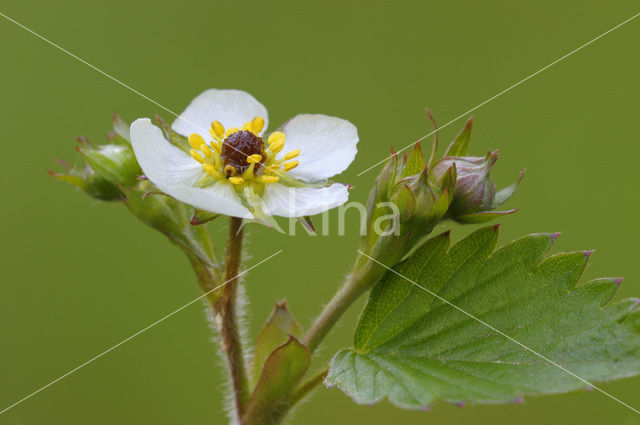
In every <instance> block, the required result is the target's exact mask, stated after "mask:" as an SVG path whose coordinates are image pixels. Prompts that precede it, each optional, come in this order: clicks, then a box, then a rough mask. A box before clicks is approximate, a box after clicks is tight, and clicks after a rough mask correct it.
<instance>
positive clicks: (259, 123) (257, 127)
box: [251, 117, 264, 134]
mask: <svg viewBox="0 0 640 425" xmlns="http://www.w3.org/2000/svg"><path fill="white" fill-rule="evenodd" d="M251 128H252V129H253V132H254V133H256V134H258V133H260V132H261V131H262V129H263V128H264V118H262V117H255V118H254V119H253V120H251Z"/></svg>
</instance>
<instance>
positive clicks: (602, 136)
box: [0, 0, 640, 425]
mask: <svg viewBox="0 0 640 425" xmlns="http://www.w3.org/2000/svg"><path fill="white" fill-rule="evenodd" d="M0 11H1V12H2V13H5V14H7V15H8V16H10V17H12V18H14V19H16V20H18V21H20V22H22V23H24V24H25V25H26V26H29V27H31V28H33V29H34V30H36V31H38V32H40V33H41V34H43V35H44V36H46V37H48V38H50V39H51V40H52V41H54V42H55V43H58V44H60V45H61V46H63V47H64V48H66V49H68V50H70V51H71V52H73V53H75V54H76V55H78V56H80V57H82V58H83V59H85V60H87V61H88V62H90V63H92V64H94V65H96V66H97V67H99V68H101V69H103V70H104V71H105V72H108V73H111V74H113V75H114V76H116V77H117V78H119V79H121V80H122V81H124V82H125V83H127V84H129V85H131V86H132V87H134V88H135V89H137V90H139V91H141V92H142V93H144V94H146V95H147V96H149V97H151V98H153V99H155V100H157V101H158V102H159V103H161V104H163V105H165V106H167V107H168V108H169V109H172V110H175V111H181V110H182V109H183V108H184V107H185V106H186V105H187V104H188V102H189V101H190V100H191V98H193V97H194V96H195V95H196V94H198V93H200V92H201V91H203V90H204V89H206V88H209V87H217V88H239V89H244V90H247V91H249V92H250V93H252V94H253V95H254V96H256V97H257V98H258V99H259V100H260V101H261V102H262V103H264V104H265V105H266V106H267V108H268V109H269V111H270V121H271V123H272V128H274V127H275V126H277V125H278V124H279V123H281V122H282V121H284V120H285V119H287V118H288V117H291V116H293V115H295V114H297V113H302V112H319V113H325V114H329V115H336V116H340V117H343V118H347V119H349V120H350V121H351V122H353V123H354V124H355V125H356V126H357V127H358V128H359V134H360V144H359V153H358V156H357V158H356V161H355V162H354V164H353V165H352V166H351V168H350V169H349V170H348V171H347V172H345V173H344V175H343V176H342V177H341V179H340V180H341V181H344V182H349V183H352V184H354V185H355V189H354V190H353V191H352V195H351V196H352V199H353V200H361V201H363V200H364V199H365V198H366V194H367V192H368V190H369V187H370V185H371V183H372V181H373V179H374V178H375V175H376V174H377V171H378V169H376V170H375V171H370V172H368V173H365V174H363V175H362V176H360V177H357V176H356V174H357V173H358V172H360V171H362V170H364V169H365V168H367V167H369V166H370V165H373V164H374V163H375V162H377V161H379V160H381V159H383V158H384V157H385V155H386V154H387V152H388V149H389V146H390V145H391V144H393V145H394V146H396V147H397V148H400V147H404V146H406V145H407V144H409V143H410V142H411V141H412V140H415V139H416V138H418V137H421V136H423V135H424V134H426V133H427V132H429V131H430V126H429V123H428V121H427V119H426V117H425V113H424V107H425V106H429V107H430V108H431V109H432V110H433V113H434V114H435V116H436V118H437V120H438V122H439V123H440V124H443V123H445V122H447V121H449V120H451V119H453V118H455V117H457V116H458V115H459V114H461V113H463V112H464V111H466V110H468V109H469V108H471V107H473V106H475V105H477V104H479V103H481V102H482V101H484V100H485V99H487V98H489V97H491V96H493V95H494V94H496V93H498V92H499V91H501V90H503V89H505V88H506V87H508V86H509V85H511V84H513V83H515V82H517V81H519V80H520V79H522V78H524V77H525V76H527V75H529V74H531V73H532V72H534V71H536V70H538V69H539V68H541V67H543V66H545V65H547V64H548V63H550V62H552V61H554V60H555V59H557V58H558V57H560V56H562V55H564V54H565V53H567V52H569V51H571V50H573V49H574V48H576V47H578V46H579V45H581V44H583V43H584V42H586V41H588V40H590V39H592V38H594V37H595V36H597V35H598V34H601V33H603V32H605V31H606V30H608V29H609V28H611V27H613V26H615V25H617V24H618V23H620V22H622V21H623V20H625V19H627V18H629V17H631V16H632V15H633V14H635V13H637V12H638V3H637V1H634V0H624V1H623V0H619V1H615V2H601V1H592V0H588V1H585V0H580V1H563V2H559V1H549V0H544V1H536V2H514V1H510V0H504V1H484V2H480V1H470V0H464V1H449V2H446V1H432V0H430V1H411V2H406V1H404V2H403V1H395V2H388V1H371V0H370V1H365V2H346V1H344V0H328V1H323V2H299V1H287V2H280V1H265V2H251V1H245V2H233V1H213V0H209V1H195V0H183V1H165V0H162V1H159V0H154V1H151V0H148V1H136V2H132V1H131V0H110V1H80V0H76V1H60V2H43V1H27V0H19V1H18V0H4V1H3V2H2V6H1V10H0ZM639 38H640V19H638V20H636V21H633V22H631V23H629V24H627V25H625V26H624V27H622V28H620V29H619V30H617V31H615V32H613V33H611V34H609V35H607V36H606V37H604V38H603V39H601V40H599V41H597V42H596V43H595V44H593V45H591V46H589V47H587V48H585V49H584V50H582V51H580V52H578V53H577V54H575V55H573V56H571V57H569V58H568V59H566V60H564V61H562V62H560V63H559V64H557V65H556V66H554V67H552V68H551V69H549V70H547V71H545V72H544V73H542V74H540V75H538V76H536V77H535V78H533V79H531V80H529V81H527V82H526V83H524V84H523V85H522V86H520V87H517V88H515V89H514V90H512V91H510V92H508V93H506V94H505V95H503V96H502V97H500V98H498V99H496V100H495V101H493V102H491V103H489V104H487V105H485V106H483V107H482V108H481V109H479V110H478V111H476V112H475V114H474V115H475V116H476V122H475V129H474V135H473V143H472V150H473V152H474V153H476V154H483V153H485V152H486V151H487V150H489V149H492V148H498V149H500V152H501V160H500V161H499V162H498V165H497V167H496V170H495V174H494V175H495V178H496V181H497V183H498V185H499V186H504V185H507V184H510V183H511V182H512V181H513V180H514V178H515V177H516V175H517V173H518V170H519V169H520V168H521V167H523V166H526V167H527V169H528V171H527V175H526V177H525V180H524V181H523V184H522V187H521V190H520V191H519V193H518V194H517V195H516V197H515V199H514V200H513V201H511V202H510V203H509V204H508V205H509V206H519V207H521V211H520V212H519V213H518V214H517V215H515V216H512V217H508V218H505V219H503V220H502V223H503V226H502V234H501V241H502V242H503V243H504V242H507V241H508V240H511V239H513V238H515V237H518V236H521V235H523V234H526V233H531V232H538V231H546V232H551V231H562V232H563V236H562V237H561V238H560V239H559V240H558V242H557V244H556V249H557V250H574V249H591V248H596V249H597V250H598V251H597V253H596V255H595V256H594V257H592V261H591V263H590V265H589V267H588V268H587V271H586V273H585V274H586V276H585V278H593V277H596V276H603V275H614V276H618V275H622V276H626V280H625V283H624V284H623V285H622V287H621V289H620V291H619V295H620V296H633V295H636V296H638V295H640V269H639V268H638V260H637V257H638V248H637V243H638V242H637V239H638V238H639V237H640V223H639V222H638V209H639V207H640V199H639V198H638V182H639V180H638V176H637V164H638V157H639V155H640V144H639V143H638V136H637V124H638V110H639V108H640V96H639V94H640V92H639V88H640V85H639V84H638V75H639V73H638V71H639V68H640V59H639V56H638V41H639ZM0 40H1V41H0V57H1V58H2V62H1V63H2V66H1V67H0V93H2V101H1V102H0V116H1V117H2V118H1V120H2V137H3V140H4V144H3V148H2V152H3V157H2V162H1V163H2V166H1V167H0V176H1V179H2V192H3V195H2V197H3V200H2V208H1V209H0V218H1V219H0V235H1V237H2V246H1V249H2V255H1V256H0V290H1V296H0V329H1V332H2V343H1V344H2V345H1V349H0V377H1V378H0V380H1V381H0V382H1V383H0V409H3V408H4V407H6V406H8V405H9V404H11V403H13V402H14V401H16V400H18V399H19V398H21V397H23V396H25V395H27V394H29V393H31V392H32V391H34V390H36V389H37V388H39V387H41V386H43V385H45V384H46V383H48V382H49V381H51V380H52V379H54V378H56V377H58V376H60V375H62V374H63V373H65V372H67V371H69V370H70V369H72V368H74V367H76V366H78V365H79V364H81V363H82V362H84V361H86V360H88V359H89V358H91V357H92V356H94V355H96V354H98V353H100V352H101V351H103V350H105V349H106V348H108V347H110V346H112V345H113V344H116V343H117V342H119V341H121V340H122V339H124V338H125V337H127V336H129V335H131V334H132V333H134V332H136V331H138V330H139V329H141V328H143V327H144V326H146V325H148V324H150V323H151V322H153V321H155V320H157V319H158V318H160V317H162V316H164V315H165V314H167V313H169V312H171V311H173V310H174V309H175V308H177V307H179V306H181V305H183V304H184V303H186V302H187V301H189V300H191V299H193V298H194V297H196V296H197V295H198V290H197V287H196V284H195V279H194V276H193V274H192V272H191V270H190V268H189V265H188V264H187V261H186V258H184V257H183V255H182V254H181V253H180V252H179V251H178V250H177V249H175V248H174V247H173V246H171V245H170V244H168V243H167V241H166V240H165V238H164V237H163V236H162V235H160V234H158V233H156V232H154V231H152V230H151V229H149V228H147V227H145V226H143V225H141V224H140V223H139V222H137V221H136V220H135V219H134V218H133V217H132V216H131V215H130V214H128V213H127V211H126V210H125V209H124V208H123V207H122V206H121V205H117V204H103V203H99V202H97V201H94V200H91V199H89V198H88V197H87V196H85V195H84V194H82V193H80V192H77V191H75V190H73V189H72V188H71V187H70V186H67V185H65V184H63V183H60V182H57V181H54V180H53V179H51V178H50V177H49V176H48V175H47V174H46V172H45V171H46V170H47V169H56V165H55V163H54V158H55V157H61V158H65V159H68V160H70V159H73V158H74V157H75V152H74V146H75V142H74V140H73V139H74V137H75V136H77V135H85V136H88V137H89V138H91V139H93V140H95V141H100V142H102V141H104V140H105V135H106V132H107V131H109V130H110V116H111V111H112V110H116V111H118V112H119V113H120V114H121V115H122V116H123V117H124V118H125V119H126V120H128V121H132V120H133V119H135V118H137V117H141V116H153V115H154V114H156V113H159V114H160V115H163V116H164V117H165V118H166V119H167V120H171V118H172V117H171V116H169V115H168V114H167V113H165V112H164V111H162V110H161V109H160V108H158V107H156V106H154V105H153V104H151V103H149V102H148V101H146V100H144V99H142V98H141V97H139V96H137V95H135V94H134V93H132V92H130V91H128V90H127V89H125V88H123V87H122V86H119V85H117V84H115V83H114V82H113V81H110V80H109V79H107V78H105V77H104V76H102V75H100V74H98V73H96V72H95V71H93V70H91V69H89V68H88V67H86V66H85V65H83V64H81V63H79V62H78V61H76V60H74V59H73V58H71V57H69V56H67V55H65V54H63V53H62V52H60V51H59V50H56V49H54V48H53V47H51V46H50V45H47V44H46V43H45V42H43V41H42V40H39V39H38V38H36V37H35V36H33V35H32V34H29V33H28V32H26V31H24V30H23V29H20V28H18V27H17V26H16V25H14V24H12V23H10V22H8V21H6V20H5V19H2V18H0ZM463 122H464V121H463V120H461V121H459V122H457V123H455V124H452V125H451V126H449V127H447V128H446V129H444V130H443V131H442V132H441V137H442V140H443V141H444V142H448V141H449V140H450V139H451V138H452V137H453V136H454V135H455V133H456V132H457V131H458V129H459V128H461V127H462V125H463ZM427 146H429V144H427ZM352 213H353V215H352V216H351V218H352V219H353V220H355V219H356V215H357V214H356V212H355V211H352ZM332 217H333V218H335V214H334V215H333V216H332ZM332 224H333V226H335V225H336V222H335V220H334V221H333V223H332ZM212 228H213V231H214V233H215V234H216V235H217V236H216V237H217V238H219V237H221V236H222V235H223V234H224V232H225V231H226V229H225V228H226V223H224V222H223V221H220V222H214V224H213V226H212ZM334 231H335V227H334V228H333V231H332V233H334ZM467 231H468V229H459V228H458V229H456V230H455V231H454V235H455V237H456V238H459V237H461V236H462V235H463V234H464V233H465V232H467ZM250 233H251V236H252V241H251V243H250V246H249V249H250V252H251V255H252V260H250V262H249V263H250V264H252V262H257V261H259V260H261V259H262V258H265V257H266V256H268V255H270V254H272V253H273V252H274V251H276V250H277V249H281V248H282V249H284V253H283V254H281V255H280V256H278V257H276V258H275V259H273V260H272V261H270V262H267V263H265V264H264V265H262V266H260V268H258V269H256V270H255V271H253V272H251V273H250V275H249V277H248V279H247V281H246V283H247V285H246V288H247V293H248V295H249V297H250V300H251V314H250V319H253V320H254V321H253V324H252V325H251V334H250V337H251V338H253V337H255V334H256V331H257V329H258V327H259V324H258V323H259V322H262V321H263V320H264V319H265V318H266V316H267V315H268V314H269V311H270V309H271V307H272V303H273V301H276V300H279V299H282V298H285V297H286V298H287V299H288V303H289V306H290V308H291V310H292V311H293V312H294V313H295V314H296V316H297V317H298V319H299V320H300V321H301V322H302V324H303V325H308V324H309V322H310V320H311V318H312V317H313V316H314V315H315V314H316V313H317V312H318V311H319V309H320V307H321V305H322V304H323V303H324V302H326V301H327V300H328V299H329V297H330V296H331V294H332V293H333V292H334V290H335V289H336V287H337V286H338V284H339V283H340V280H341V278H342V277H343V276H344V274H345V273H346V272H347V271H348V269H349V267H350V265H351V262H352V261H353V257H354V249H355V247H356V244H357V225H353V226H352V228H351V229H350V231H349V233H348V235H347V236H345V237H342V238H341V237H337V236H333V237H323V236H318V237H315V238H313V237H309V236H306V235H305V234H304V232H303V231H302V230H301V229H299V234H298V235H297V236H295V237H288V236H282V235H279V234H275V233H274V232H271V231H268V230H266V229H263V228H259V227H257V226H253V227H252V228H251V229H250ZM361 305H362V302H361V303H359V304H358V305H357V306H354V308H352V310H350V312H349V314H348V315H347V316H346V317H345V318H344V319H343V320H342V321H341V326H340V327H338V328H337V329H336V331H335V332H334V334H333V335H332V336H331V337H330V338H329V339H328V340H327V342H326V343H325V344H324V348H323V349H322V350H321V352H320V354H319V355H318V360H320V359H322V358H326V359H328V358H329V357H330V356H331V355H332V354H333V353H334V352H335V351H336V350H337V349H338V348H340V347H343V346H347V345H349V344H350V343H351V334H352V330H353V328H354V324H355V319H356V317H357V314H358V312H359V310H360V308H361ZM216 350H217V349H216V346H215V344H214V343H212V336H211V333H210V331H209V329H208V326H207V323H206V322H205V320H204V308H203V306H202V305H200V304H196V305H193V306H191V307H190V308H188V309H187V310H185V311H182V312H180V313H179V314H177V315H176V316H174V317H172V318H171V319H169V320H167V321H166V322H163V323H162V324H160V325H158V326H157V327H155V328H153V329H151V330H149V331H148V332H146V333H144V334H142V335H140V336H139V337H137V338H136V339H134V340H133V341H130V342H129V343H127V344H125V345H123V346H122V347H120V348H118V349H117V350H115V351H113V352H111V353H109V354H108V355H106V356H105V357H103V358H101V359H99V360H97V361H96V362H94V363H92V364H91V365H89V366H87V367H85V368H83V369H81V370H80V371H78V372H77V373H74V374H73V375H71V376H69V377H67V378H66V379H64V380H62V381H61V382H59V383H57V384H55V385H54V386H52V387H50V388H48V389H46V390H44V391H42V392H41V393H39V394H37V395H36V396H34V397H33V398H31V399H29V400H27V401H25V402H24V403H23V404H21V405H19V406H16V407H15V408H14V409H12V410H10V411H9V412H7V413H6V414H4V415H2V416H0V423H2V424H45V423H46V424H65V425H73V424H96V425H99V424H110V425H112V424H157V425H160V424H176V423H180V424H206V423H212V424H224V423H226V419H225V415H224V413H223V404H224V403H223V401H222V400H223V398H222V395H221V394H222V389H223V387H224V379H223V375H222V369H221V362H220V361H219V360H218V359H217V358H216ZM558 373H562V372H561V371H558ZM602 387H603V388H604V389H605V390H606V391H609V392H611V393H612V394H613V395H615V396H617V397H619V398H620V399H622V400H624V401H625V402H627V403H629V404H630V405H632V406H635V407H636V408H640V378H634V379H628V380H625V381H620V382H615V383H607V384H603V385H602ZM569 420H571V421H572V422H573V421H575V422H578V421H579V422H580V423H582V424H596V423H601V422H604V421H606V422H607V423H611V424H625V425H632V424H640V419H639V415H637V414H635V413H633V412H632V411H630V410H629V409H627V408H625V407H623V406H622V405H620V404H618V403H616V402H615V401H613V400H611V399H609V398H607V397H605V396H604V395H602V394H600V393H598V392H597V391H591V392H586V391H583V392H577V393H571V394H566V395H559V396H547V397H538V398H528V399H527V401H526V403H525V404H523V405H506V406H474V407H465V408H457V407H454V406H449V405H446V404H439V405H437V406H436V407H435V408H434V409H432V410H431V411H430V412H415V411H402V410H399V409H396V408H394V407H392V406H390V405H389V404H388V403H386V402H382V403H379V404H378V405H376V406H374V407H366V406H357V405H355V404H353V403H352V402H351V400H349V399H348V398H347V397H346V396H345V395H343V394H342V393H341V392H340V391H339V390H337V389H332V390H326V389H321V390H320V391H317V392H316V394H315V396H314V397H313V399H312V401H311V402H308V403H306V404H305V405H303V406H302V407H301V408H300V409H298V411H297V413H296V414H295V416H294V421H293V422H294V423H298V424H308V425H313V424H326V423H336V424H345V423H353V422H354V421H362V422H363V423H368V424H389V423H395V424H400V423H402V424H404V423H407V424H418V423H431V424H458V425H460V424H483V423H493V424H502V423H504V424H513V423H519V424H539V423H541V422H544V423H554V424H555V423H566V422H567V421H569Z"/></svg>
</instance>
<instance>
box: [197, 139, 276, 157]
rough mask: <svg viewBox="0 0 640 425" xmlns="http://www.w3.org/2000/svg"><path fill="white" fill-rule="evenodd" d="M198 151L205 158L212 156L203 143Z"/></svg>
mask: <svg viewBox="0 0 640 425" xmlns="http://www.w3.org/2000/svg"><path fill="white" fill-rule="evenodd" d="M200 150H201V151H202V153H203V154H204V156H206V157H207V158H211V157H212V156H213V152H211V149H209V146H207V145H205V144H204V143H203V144H202V145H200ZM287 155H288V154H287ZM285 158H286V157H285Z"/></svg>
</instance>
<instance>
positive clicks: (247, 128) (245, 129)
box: [242, 121, 253, 132]
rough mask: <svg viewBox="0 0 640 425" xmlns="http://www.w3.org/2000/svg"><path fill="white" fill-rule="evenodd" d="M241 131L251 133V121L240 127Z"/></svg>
mask: <svg viewBox="0 0 640 425" xmlns="http://www.w3.org/2000/svg"><path fill="white" fill-rule="evenodd" d="M242 131H251V132H253V128H251V121H247V122H246V123H244V124H243V125H242Z"/></svg>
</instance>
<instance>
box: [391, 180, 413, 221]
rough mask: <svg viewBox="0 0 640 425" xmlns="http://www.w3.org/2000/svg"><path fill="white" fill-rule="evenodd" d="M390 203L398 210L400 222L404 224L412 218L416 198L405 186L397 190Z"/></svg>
mask: <svg viewBox="0 0 640 425" xmlns="http://www.w3.org/2000/svg"><path fill="white" fill-rule="evenodd" d="M391 201H392V202H393V203H395V204H396V206H397V207H398V209H399V210H400V222H401V223H404V222H406V221H408V220H409V219H410V218H411V217H412V216H413V212H414V210H415V208H416V198H415V197H414V196H413V192H411V189H410V188H409V186H407V185H406V184H405V185H404V186H402V188H401V189H400V190H398V191H397V192H396V193H395V194H394V195H393V197H392V198H391Z"/></svg>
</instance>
